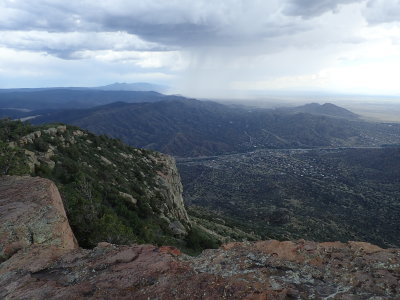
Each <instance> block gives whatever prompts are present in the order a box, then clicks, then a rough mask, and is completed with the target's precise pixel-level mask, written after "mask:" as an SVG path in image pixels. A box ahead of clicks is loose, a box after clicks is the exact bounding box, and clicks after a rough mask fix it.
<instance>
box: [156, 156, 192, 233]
mask: <svg viewBox="0 0 400 300" xmlns="http://www.w3.org/2000/svg"><path fill="white" fill-rule="evenodd" d="M155 160H156V161H157V163H158V164H159V165H162V166H163V167H162V169H161V170H160V171H158V172H157V183H158V186H159V188H158V191H159V192H160V193H161V196H162V199H163V203H159V205H158V209H159V210H160V212H161V214H162V216H164V217H165V218H167V219H168V220H169V221H170V223H171V224H172V225H171V226H170V227H171V229H172V230H175V231H176V232H177V235H180V234H182V233H183V235H185V234H184V232H182V231H185V230H186V229H189V228H190V226H191V225H190V221H189V217H188V214H187V212H186V209H185V206H184V203H183V198H182V191H183V187H182V183H181V178H180V176H179V172H178V169H177V168H176V164H175V159H174V158H173V157H172V156H169V155H165V154H161V155H159V156H158V157H157V158H155ZM178 223H179V224H178ZM176 228H179V230H176Z"/></svg>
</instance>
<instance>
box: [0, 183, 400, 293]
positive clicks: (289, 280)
mask: <svg viewBox="0 0 400 300" xmlns="http://www.w3.org/2000/svg"><path fill="white" fill-rule="evenodd" d="M0 186H1V193H0V194H1V195H2V196H1V201H0V216H1V220H2V222H1V224H0V232H1V240H0V242H1V244H0V247H1V251H2V253H3V262H2V263H1V264H0V298H1V299H45V298H48V299H81V298H89V299H90V298H91V299H399V298H398V297H399V295H400V250H399V249H381V248H379V247H377V246H374V245H371V244H368V243H362V242H348V243H340V242H328V243H315V242H310V241H304V240H297V241H285V242H280V241H276V240H268V241H259V242H241V243H239V242H235V243H229V244H225V245H223V246H221V247H220V248H219V249H213V250H205V251H203V252H202V254H201V255H199V256H197V257H192V256H188V255H185V254H182V253H181V252H180V251H179V250H177V249H176V248H173V247H168V246H163V247H156V246H152V245H130V246H121V245H120V246H117V245H113V244H110V243H105V242H102V243H99V244H98V245H97V247H95V248H93V249H91V250H88V249H82V248H79V247H77V245H76V242H75V240H74V238H73V235H72V232H71V230H70V228H69V225H68V223H67V222H66V218H65V213H63V207H62V202H61V198H60V197H59V194H58V191H57V189H56V187H55V185H54V184H52V183H51V181H49V180H45V179H41V178H33V177H14V176H5V177H1V184H0ZM3 220H6V221H3ZM42 229H43V230H44V231H43V232H46V234H45V235H43V234H42V235H41V234H40V231H41V230H42ZM37 230H39V231H37ZM29 232H30V233H31V235H30V236H31V238H30V239H27V238H26V236H27V233H29ZM32 236H33V237H32ZM35 236H40V237H41V238H35ZM10 244H13V245H17V244H18V245H19V246H18V247H13V250H12V251H8V252H7V251H5V249H9V248H10V247H9V245H10ZM5 252H7V255H4V253H5Z"/></svg>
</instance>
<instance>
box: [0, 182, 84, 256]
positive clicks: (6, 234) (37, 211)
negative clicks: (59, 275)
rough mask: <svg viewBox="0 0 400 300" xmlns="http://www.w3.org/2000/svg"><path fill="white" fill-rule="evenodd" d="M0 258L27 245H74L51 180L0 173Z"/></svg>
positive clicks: (58, 196) (60, 202)
mask: <svg viewBox="0 0 400 300" xmlns="http://www.w3.org/2000/svg"><path fill="white" fill-rule="evenodd" d="M0 220H1V222H0V261H1V260H4V259H7V258H8V257H10V256H11V255H13V254H14V253H16V252H17V251H18V250H20V249H23V248H25V247H28V246H30V245H54V246H57V247H61V248H65V249H74V248H76V247H77V246H78V245H77V242H76V239H75V237H74V235H73V233H72V231H71V228H70V226H69V223H68V219H67V217H66V214H65V210H64V206H63V203H62V200H61V197H60V194H59V192H58V189H57V187H56V186H55V184H54V183H53V182H52V181H50V180H47V179H43V178H39V177H29V176H1V177H0Z"/></svg>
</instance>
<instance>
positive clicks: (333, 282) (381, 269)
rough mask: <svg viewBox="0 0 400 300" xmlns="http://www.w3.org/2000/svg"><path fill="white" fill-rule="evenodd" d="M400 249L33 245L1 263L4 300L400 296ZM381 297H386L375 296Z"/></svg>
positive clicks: (276, 245) (268, 245) (315, 245)
mask: <svg viewBox="0 0 400 300" xmlns="http://www.w3.org/2000/svg"><path fill="white" fill-rule="evenodd" d="M399 279H400V251H399V250H398V249H396V250H395V249H391V250H383V249H380V248H378V247H376V246H373V245H370V244H366V243H356V242H350V243H346V244H344V243H339V242H335V243H314V242H306V241H296V242H290V241H289V242H279V241H274V240H270V241H262V242H256V243H235V244H228V245H225V246H223V247H222V248H220V249H217V250H207V251H204V252H203V253H202V254H201V255H200V256H198V257H188V256H186V255H182V254H180V253H179V251H178V250H176V249H174V248H172V247H161V248H157V247H154V246H151V245H132V246H115V245H111V244H107V243H101V244H99V245H98V246H97V247H96V248H94V249H93V250H84V249H75V250H65V249H60V248H56V247H54V246H32V247H30V248H27V249H25V250H22V251H20V252H18V253H17V254H15V255H13V256H12V257H11V258H10V259H8V260H7V261H5V262H3V263H2V265H1V267H0V287H1V288H0V298H1V299H45V298H48V299H81V298H84V297H88V298H94V299H310V298H313V299H322V298H325V299H399V298H398V296H399V295H400V282H399ZM373 296H380V297H381V298H373Z"/></svg>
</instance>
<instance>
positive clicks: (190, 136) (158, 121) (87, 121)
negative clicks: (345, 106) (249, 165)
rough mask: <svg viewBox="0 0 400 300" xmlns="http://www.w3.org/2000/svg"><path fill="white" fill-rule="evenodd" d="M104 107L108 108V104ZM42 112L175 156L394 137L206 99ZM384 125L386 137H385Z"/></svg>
mask: <svg viewBox="0 0 400 300" xmlns="http://www.w3.org/2000/svg"><path fill="white" fill-rule="evenodd" d="M110 107H111V108H112V109H110ZM110 107H109V106H107V107H101V106H100V107H95V108H91V109H87V110H74V111H72V110H70V111H64V112H58V113H49V114H44V115H42V116H40V117H38V118H35V119H33V120H32V121H31V122H33V123H36V124H38V123H46V122H64V123H70V124H73V125H77V126H80V127H83V128H86V129H89V130H90V131H93V132H95V133H98V134H107V135H109V136H113V137H116V138H119V139H121V140H123V141H124V142H126V143H128V144H130V145H133V146H137V147H143V148H149V149H154V150H157V151H161V152H164V153H168V154H171V155H175V156H202V155H206V156H207V155H219V154H226V153H235V152H246V151H252V150H254V149H258V148H313V147H330V146H348V145H356V146H357V145H361V146H362V145H379V144H378V143H379V142H380V143H381V144H390V143H396V141H397V142H398V140H399V137H397V138H396V135H395V134H392V135H390V134H391V132H392V131H393V133H394V132H395V130H396V128H397V127H398V125H397V127H396V125H394V127H390V126H386V125H384V124H377V125H376V124H372V123H367V122H362V121H355V120H347V119H340V118H333V117H329V116H323V115H312V114H308V113H295V114H290V113H282V112H279V111H278V112H277V111H274V110H267V109H250V108H234V107H229V106H226V105H223V104H219V103H215V102H212V101H199V100H195V99H185V98H180V99H167V100H165V101H159V102H153V103H133V104H123V103H120V104H113V105H111V106H110ZM385 131H388V132H389V133H390V134H389V135H390V136H391V137H390V138H393V139H394V141H393V142H392V141H391V140H389V139H390V138H388V136H389V135H388V134H384V132H385Z"/></svg>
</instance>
